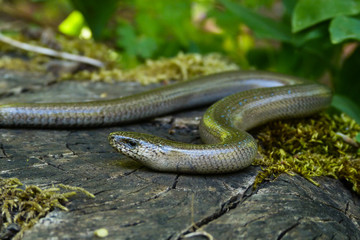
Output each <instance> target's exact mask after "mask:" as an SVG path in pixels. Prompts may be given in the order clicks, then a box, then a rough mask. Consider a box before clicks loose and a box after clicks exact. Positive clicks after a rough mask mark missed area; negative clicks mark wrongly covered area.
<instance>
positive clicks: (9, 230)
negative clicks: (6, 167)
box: [0, 178, 95, 239]
mask: <svg viewBox="0 0 360 240" xmlns="http://www.w3.org/2000/svg"><path fill="white" fill-rule="evenodd" d="M60 188H62V189H64V190H71V191H62V192H60ZM77 192H81V193H83V194H85V195H86V196H88V197H92V198H93V197H95V196H94V195H93V194H91V193H89V192H88V191H86V190H85V189H83V188H80V187H72V186H68V185H64V184H59V185H57V186H56V187H55V186H53V187H50V188H47V189H41V188H39V187H37V186H35V185H29V186H24V185H23V184H22V183H21V182H20V180H19V179H17V178H8V179H4V178H0V207H1V218H0V223H1V224H0V239H20V238H21V237H22V235H23V233H24V231H25V230H27V229H29V228H31V227H32V226H33V225H35V223H37V221H38V220H39V219H40V218H43V217H45V216H46V215H47V214H48V213H49V212H51V211H53V210H54V209H56V208H58V209H60V210H63V211H68V208H66V206H65V204H66V203H67V202H68V201H69V200H68V199H69V198H70V197H72V196H74V195H75V194H76V193H77Z"/></svg>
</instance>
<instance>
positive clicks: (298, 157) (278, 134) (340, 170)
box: [254, 113, 360, 194]
mask: <svg viewBox="0 0 360 240" xmlns="http://www.w3.org/2000/svg"><path fill="white" fill-rule="evenodd" d="M256 132H257V139H258V143H259V152H260V157H259V158H257V159H256V160H255V162H254V165H261V166H266V168H263V169H262V171H261V172H260V173H259V174H258V175H257V177H256V181H255V186H256V185H258V184H259V183H261V182H262V181H264V180H266V179H269V178H270V177H276V176H278V175H280V174H281V173H288V174H292V173H298V174H300V175H301V176H303V177H304V178H306V179H308V180H309V181H311V182H312V183H314V184H316V185H318V184H317V182H316V180H315V179H314V177H320V176H330V177H333V178H336V179H340V180H345V181H346V182H348V183H350V184H351V186H352V189H353V190H354V191H355V192H357V193H358V194H360V150H359V144H358V143H357V142H356V141H355V140H354V139H355V136H356V135H357V134H358V133H359V132H360V125H359V124H357V123H356V122H355V121H354V120H353V119H351V118H350V117H348V116H346V115H344V114H342V115H334V116H330V115H328V114H326V113H321V114H319V115H316V116H311V117H309V118H304V119H293V120H282V121H275V122H271V123H268V124H266V125H265V126H263V127H261V128H260V129H257V131H256Z"/></svg>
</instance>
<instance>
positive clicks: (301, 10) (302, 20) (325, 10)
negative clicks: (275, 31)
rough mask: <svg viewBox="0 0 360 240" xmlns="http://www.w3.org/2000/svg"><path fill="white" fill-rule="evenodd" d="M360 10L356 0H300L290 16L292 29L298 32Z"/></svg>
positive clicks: (359, 4)
mask: <svg viewBox="0 0 360 240" xmlns="http://www.w3.org/2000/svg"><path fill="white" fill-rule="evenodd" d="M359 12H360V1H358V0H316V1H314V0H301V1H298V3H297V5H296V7H295V10H294V14H293V17H292V31H293V32H298V31H301V30H303V29H305V28H308V27H310V26H313V25H315V24H317V23H319V22H322V21H324V20H327V19H330V18H334V17H336V16H341V15H354V14H358V13H359Z"/></svg>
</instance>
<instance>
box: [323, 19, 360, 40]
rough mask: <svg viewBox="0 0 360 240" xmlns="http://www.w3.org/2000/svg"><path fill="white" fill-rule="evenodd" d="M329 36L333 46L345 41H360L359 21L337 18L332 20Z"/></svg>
mask: <svg viewBox="0 0 360 240" xmlns="http://www.w3.org/2000/svg"><path fill="white" fill-rule="evenodd" d="M329 30H330V36H331V42H332V43H333V44H337V43H340V42H342V41H344V40H347V39H355V40H360V20H358V19H355V18H351V17H345V16H339V17H336V18H334V19H333V20H332V21H331V24H330V28H329Z"/></svg>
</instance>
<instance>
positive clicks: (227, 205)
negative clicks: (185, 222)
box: [175, 184, 254, 240]
mask: <svg viewBox="0 0 360 240" xmlns="http://www.w3.org/2000/svg"><path fill="white" fill-rule="evenodd" d="M253 194H254V191H253V184H251V185H249V186H248V187H247V188H246V190H245V191H244V192H243V193H238V194H236V195H233V196H231V197H230V198H229V199H228V200H227V201H225V202H224V203H223V204H221V207H220V209H219V210H217V211H216V212H214V213H213V214H211V215H209V216H208V217H205V218H203V219H201V220H199V221H197V222H196V223H193V224H192V225H191V226H190V227H189V228H188V229H187V230H185V231H182V232H181V233H180V234H179V235H177V236H176V238H175V239H176V240H181V239H183V236H185V235H187V234H189V233H193V232H196V231H197V230H198V229H200V228H201V227H203V226H205V225H207V224H209V223H211V222H212V221H214V220H216V219H218V218H220V217H221V216H223V215H225V214H227V213H229V212H230V211H231V210H233V209H235V208H236V207H237V206H238V205H239V204H241V203H243V202H244V201H246V199H248V198H249V197H250V196H252V195H253Z"/></svg>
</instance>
